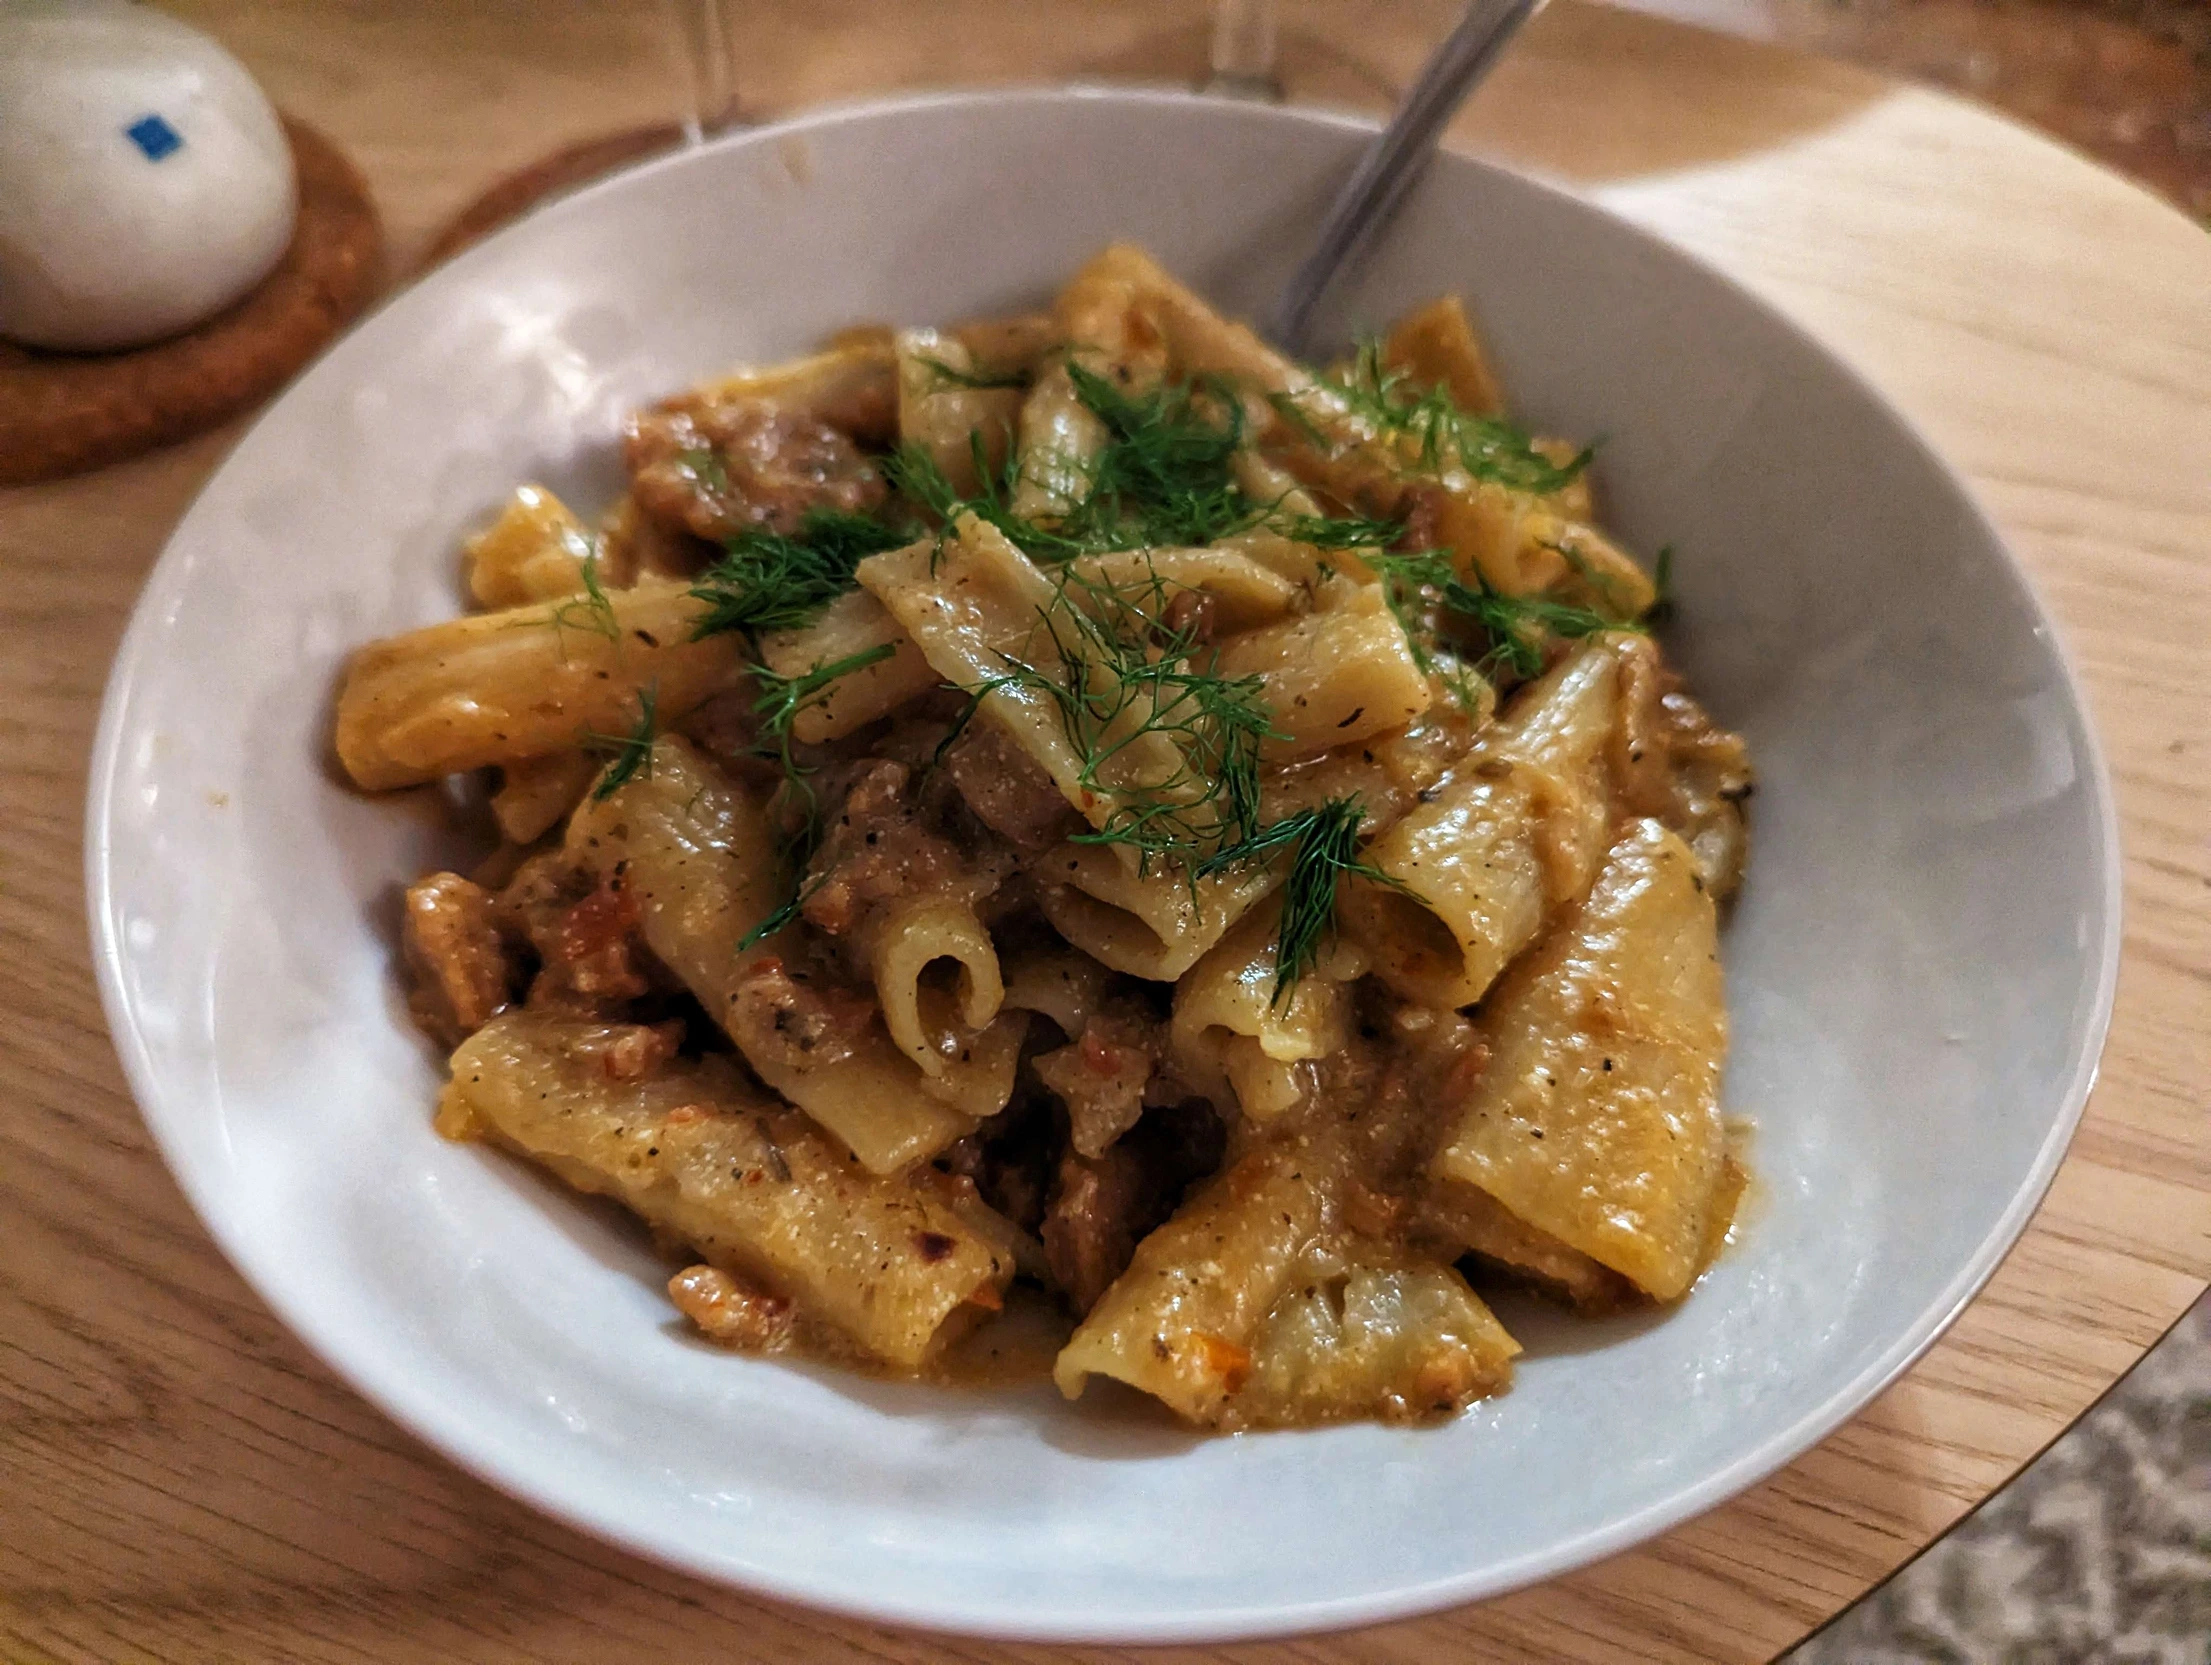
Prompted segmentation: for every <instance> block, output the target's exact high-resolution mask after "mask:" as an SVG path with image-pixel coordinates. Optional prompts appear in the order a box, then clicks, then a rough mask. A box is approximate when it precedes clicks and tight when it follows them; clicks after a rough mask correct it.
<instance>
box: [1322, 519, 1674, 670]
mask: <svg viewBox="0 0 2211 1665" xmlns="http://www.w3.org/2000/svg"><path fill="white" fill-rule="evenodd" d="M1366 559H1367V564H1368V565H1370V566H1372V567H1373V568H1374V569H1375V570H1376V571H1377V572H1378V573H1379V574H1380V575H1381V578H1382V586H1383V588H1382V597H1383V599H1384V600H1385V601H1386V602H1388V604H1389V608H1390V611H1391V612H1392V613H1393V614H1395V615H1396V618H1397V622H1398V625H1399V627H1400V628H1402V629H1403V630H1404V632H1405V640H1406V642H1407V643H1408V645H1410V646H1411V648H1412V650H1413V660H1414V662H1415V663H1416V664H1418V665H1419V666H1420V668H1421V669H1422V670H1424V671H1425V670H1427V669H1429V668H1430V666H1431V664H1432V663H1433V658H1434V653H1435V650H1436V648H1437V646H1438V645H1439V643H1438V638H1437V635H1436V631H1435V628H1434V626H1433V624H1432V623H1430V622H1429V620H1428V618H1427V616H1426V615H1427V611H1428V607H1429V606H1430V605H1433V606H1440V607H1441V608H1442V609H1443V610H1444V611H1445V612H1447V613H1451V614H1455V615H1457V617H1458V618H1459V619H1460V620H1462V621H1463V622H1464V623H1466V624H1468V625H1470V626H1472V627H1473V628H1474V629H1475V630H1477V631H1479V632H1480V633H1481V635H1482V637H1483V638H1484V640H1485V642H1486V647H1485V650H1484V652H1483V653H1482V656H1481V658H1480V659H1479V660H1477V661H1476V665H1475V668H1476V669H1477V670H1478V671H1480V672H1481V673H1482V674H1484V675H1489V674H1491V673H1492V672H1494V671H1499V670H1504V671H1510V672H1511V673H1512V674H1513V675H1514V676H1519V677H1530V676H1534V675H1536V674H1537V673H1538V672H1540V671H1541V670H1542V669H1543V639H1544V636H1545V635H1546V634H1549V635H1552V636H1562V637H1566V638H1569V639H1572V638H1576V637H1581V636H1592V635H1595V634H1596V633H1597V632H1598V631H1600V630H1640V629H1641V628H1642V625H1641V624H1640V623H1638V622H1637V621H1636V620H1634V619H1627V618H1613V617H1610V616H1608V615H1606V614H1604V613H1600V612H1598V611H1597V610H1596V609H1595V608H1593V607H1583V606H1579V605H1577V604H1575V603H1573V602H1569V601H1558V600H1555V599H1553V598H1552V597H1550V596H1543V595H1507V594H1505V592H1504V591H1502V590H1500V589H1498V588H1497V587H1496V586H1495V585H1493V584H1491V583H1490V581H1489V580H1488V579H1487V578H1485V577H1483V576H1482V574H1481V572H1480V570H1479V569H1477V570H1476V571H1475V573H1474V582H1473V583H1471V584H1469V583H1468V582H1466V580H1465V579H1463V578H1461V577H1460V576H1459V574H1458V570H1457V569H1456V568H1455V567H1453V566H1452V564H1451V557H1450V554H1449V552H1448V551H1444V550H1429V551H1426V552H1424V553H1421V554H1417V555H1411V554H1372V555H1369V556H1368V557H1367V558H1366Z"/></svg>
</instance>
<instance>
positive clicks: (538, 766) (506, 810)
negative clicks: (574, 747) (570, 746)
mask: <svg viewBox="0 0 2211 1665" xmlns="http://www.w3.org/2000/svg"><path fill="white" fill-rule="evenodd" d="M605 767H606V759H605V758H603V757H598V756H595V755H594V754H592V753H590V752H585V751H573V752H554V753H552V754H551V755H550V756H547V757H523V758H517V759H516V760H515V761H514V762H512V763H509V764H507V765H506V766H505V767H504V768H502V769H501V770H500V771H499V790H498V791H496V792H494V793H493V794H492V795H491V813H492V818H493V819H494V820H496V821H497V822H498V823H499V835H500V836H501V837H502V838H504V839H506V840H507V842H508V843H510V844H534V843H536V842H537V841H538V840H539V839H540V838H543V837H544V836H545V834H546V833H548V832H550V831H551V830H552V829H553V828H554V827H556V826H558V825H559V824H560V822H561V821H562V820H563V819H564V818H565V817H566V816H567V814H568V812H569V811H570V810H572V809H574V808H575V807H576V805H577V804H579V803H580V802H582V801H583V795H584V794H585V793H586V792H588V791H590V790H591V783H592V782H593V781H595V780H597V779H598V778H599V772H600V770H602V769H604V768H605Z"/></svg>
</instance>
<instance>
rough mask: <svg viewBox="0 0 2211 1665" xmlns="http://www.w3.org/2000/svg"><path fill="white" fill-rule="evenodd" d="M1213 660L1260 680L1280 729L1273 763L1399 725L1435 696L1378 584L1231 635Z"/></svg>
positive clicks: (1267, 751)
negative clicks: (1313, 609) (1261, 627)
mask: <svg viewBox="0 0 2211 1665" xmlns="http://www.w3.org/2000/svg"><path fill="white" fill-rule="evenodd" d="M1215 668H1216V669H1217V670H1218V671H1219V673H1220V674H1221V675H1222V676H1227V677H1239V676H1256V677H1258V678H1259V679H1260V686H1261V688H1262V690H1263V692H1264V697H1265V699H1266V702H1267V708H1268V710H1269V711H1270V712H1271V713H1272V714H1273V717H1274V728H1275V733H1274V734H1273V735H1272V736H1270V737H1269V738H1268V740H1267V741H1266V743H1265V745H1264V746H1263V747H1262V748H1261V754H1262V755H1263V756H1265V757H1266V758H1267V759H1268V760H1270V761H1277V762H1287V761H1290V760H1292V759H1295V758H1300V757H1310V756H1312V755H1313V754H1314V753H1316V752H1323V751H1328V750H1330V749H1331V748H1333V747H1336V746H1346V745H1351V744H1353V743H1355V742H1357V741H1360V740H1365V739H1369V738H1371V737H1372V736H1374V735H1377V734H1385V733H1388V732H1389V731H1390V730H1392V729H1400V728H1403V727H1404V726H1405V725H1406V724H1407V723H1409V722H1411V721H1412V720H1413V719H1414V718H1415V717H1417V716H1419V715H1420V714H1421V713H1422V712H1423V711H1425V710H1427V709H1428V707H1429V705H1430V704H1432V703H1433V702H1434V699H1435V694H1434V691H1433V689H1432V688H1431V687H1430V686H1429V682H1428V678H1427V677H1426V676H1425V675H1424V674H1422V672H1421V669H1420V666H1419V665H1418V664H1417V663H1415V661H1414V659H1413V656H1412V650H1411V649H1410V648H1409V647H1408V646H1407V645H1406V642H1405V632H1404V631H1403V630H1402V629H1401V628H1400V627H1399V625H1398V623H1397V620H1396V619H1395V618H1394V617H1393V616H1392V615H1391V613H1390V610H1389V608H1388V607H1387V606H1386V605H1384V603H1383V600H1382V593H1381V588H1380V586H1379V585H1374V584H1366V585H1361V586H1360V587H1359V588H1357V589H1356V590H1354V591H1352V592H1351V593H1350V594H1349V595H1348V596H1346V597H1344V599H1343V600H1342V602H1341V604H1340V605H1336V606H1331V607H1327V608H1323V609H1321V610H1320V611H1318V612H1312V613H1308V614H1306V615H1305V616H1304V617H1302V618H1297V619H1291V620H1289V621H1287V622H1286V623H1282V624H1277V625H1272V626H1269V627H1268V628H1266V629H1264V630H1253V631H1248V632H1246V633H1245V634H1244V635H1241V636H1233V637H1230V638H1229V640H1228V641H1226V642H1224V643H1223V644H1222V645H1221V652H1220V658H1219V659H1218V661H1216V665H1215Z"/></svg>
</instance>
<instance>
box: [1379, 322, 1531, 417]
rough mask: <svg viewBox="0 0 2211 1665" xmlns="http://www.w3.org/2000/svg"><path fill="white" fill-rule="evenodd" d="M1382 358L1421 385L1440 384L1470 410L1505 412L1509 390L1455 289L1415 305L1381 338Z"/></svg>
mask: <svg viewBox="0 0 2211 1665" xmlns="http://www.w3.org/2000/svg"><path fill="white" fill-rule="evenodd" d="M1382 362H1383V363H1384V364H1386V365H1388V366H1389V367H1390V368H1391V369H1392V370H1395V371H1399V372H1401V373H1402V374H1404V375H1405V376H1407V377H1409V378H1411V380H1412V382H1413V383H1414V385H1415V386H1417V387H1420V388H1423V389H1425V388H1431V387H1440V388H1442V389H1443V390H1444V391H1445V392H1446V393H1448V394H1450V395H1451V401H1452V403H1454V404H1455V405H1457V406H1458V407H1459V409H1461V410H1463V411H1465V412H1467V413H1468V414H1469V415H1471V416H1502V415H1504V413H1505V396H1504V393H1503V391H1502V390H1501V389H1500V388H1499V386H1498V382H1497V373H1496V371H1494V370H1492V369H1491V368H1490V365H1489V355H1488V354H1487V353H1485V352H1484V351H1483V350H1482V342H1481V338H1480V337H1479V336H1477V335H1476V334H1475V333H1474V324H1473V321H1472V320H1471V319H1469V318H1468V317H1467V315H1466V303H1465V302H1464V301H1462V300H1460V299H1459V297H1458V296H1456V295H1440V296H1438V297H1437V298H1436V299H1434V300H1432V301H1430V302H1429V303H1428V304H1427V305H1426V306H1422V307H1415V308H1414V309H1413V310H1412V311H1410V312H1408V313H1406V314H1405V316H1404V317H1402V318H1400V319H1398V320H1397V322H1396V323H1394V324H1392V325H1391V326H1390V332H1389V334H1388V335H1386V336H1384V337H1383V338H1382Z"/></svg>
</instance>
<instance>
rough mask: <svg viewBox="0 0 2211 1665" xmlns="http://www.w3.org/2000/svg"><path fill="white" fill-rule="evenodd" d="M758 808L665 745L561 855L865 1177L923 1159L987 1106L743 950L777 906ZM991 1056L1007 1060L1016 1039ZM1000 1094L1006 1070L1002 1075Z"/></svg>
mask: <svg viewBox="0 0 2211 1665" xmlns="http://www.w3.org/2000/svg"><path fill="white" fill-rule="evenodd" d="M766 808H767V806H766V804H765V803H764V802H763V801H761V800H760V799H759V798H758V797H757V796H755V795H754V794H752V793H749V792H747V791H746V790H745V789H744V788H743V787H741V786H739V785H738V784H737V783H735V782H734V781H732V780H730V779H729V778H728V777H727V776H725V775H723V774H722V773H721V772H720V771H719V770H717V769H716V768H715V767H714V766H713V765H712V764H711V763H710V762H708V761H707V760H706V759H705V758H704V757H702V756H701V755H700V754H699V753H698V751H697V750H696V749H695V748H694V747H692V746H691V745H690V744H688V743H687V742H685V741H683V740H681V739H678V738H675V737H674V736H667V737H663V738H662V739H660V740H659V741H657V742H655V743H654V745H653V748H652V760H651V766H650V768H649V769H644V770H640V771H639V772H638V773H637V774H636V775H635V776H633V777H632V778H631V779H630V781H629V782H628V783H627V784H625V785H623V786H622V787H621V788H620V789H619V790H618V791H616V792H615V793H613V794H612V795H611V796H610V797H608V798H607V799H605V800H604V801H603V802H598V803H588V804H586V805H585V806H584V807H583V808H582V809H581V810H580V811H578V813H577V814H576V816H575V818H574V819H573V820H572V821H570V823H569V828H568V847H569V849H570V850H571V851H572V852H573V853H574V854H575V855H576V856H577V858H578V859H579V860H582V861H584V862H586V863H587V864H588V865H591V866H594V867H597V868H599V869H600V870H601V871H612V870H613V869H614V868H615V867H616V866H617V865H619V866H620V868H621V872H622V876H623V882H624V883H625V885H626V886H627V887H628V888H629V890H630V891H631V892H633V893H634V894H635V896H636V897H637V904H638V911H639V915H640V918H641V923H642V927H643V930H644V934H645V941H646V944H647V945H648V946H649V947H650V948H651V949H652V951H653V952H654V953H655V954H657V955H658V956H659V957H660V958H661V960H662V961H664V962H665V963H666V964H667V966H668V967H669V969H670V970H672V971H674V972H675V973H676V975H677V976H679V977H681V978H682V979H683V980H684V982H685V984H687V985H688V986H689V988H690V990H691V992H692V993H693V994H694V995H696V996H697V997H698V999H699V1002H700V1003H701V1004H702V1005H703V1006H705V1008H706V1009H707V1011H708V1012H709V1013H710V1014H711V1015H712V1016H713V1017H714V1018H715V1020H716V1021H717V1022H719V1023H720V1024H721V1025H722V1027H723V1028H724V1029H726V1030H727V1031H728V1032H729V1036H730V1038H731V1039H732V1040H734V1041H735V1042H736V1043H737V1046H738V1049H739V1050H740V1051H742V1052H743V1053H744V1054H745V1060H746V1062H747V1063H749V1064H751V1065H752V1067H753V1069H754V1071H755V1072H756V1073H757V1074H758V1075H759V1077H760V1079H761V1080H763V1081H765V1082H766V1083H767V1084H768V1085H769V1086H770V1087H773V1088H774V1089H775V1090H776V1091H777V1092H779V1093H781V1094H782V1095H783V1096H784V1097H785V1098H787V1099H789V1100H790V1101H791V1102H792V1103H793V1104H795V1105H797V1106H798V1107H799V1108H800V1109H802V1110H804V1111H805V1112H806V1113H807V1114H808V1115H810V1116H812V1117H813V1118H814V1119H815V1120H816V1121H818V1122H820V1123H821V1125H822V1126H824V1127H826V1128H828V1129H829V1130H830V1131H831V1132H832V1133H834V1134H836V1135H837V1137H838V1138H840V1139H842V1140H843V1141H844V1142H845V1144H846V1145H847V1146H849V1147H850V1148H851V1150H852V1152H853V1154H854V1155H856V1156H858V1157H859V1159H860V1161H861V1162H862V1163H863V1164H864V1165H865V1166H866V1167H867V1168H868V1169H869V1170H870V1171H871V1172H874V1173H881V1174H888V1173H895V1172H896V1171H897V1170H899V1169H900V1168H903V1167H905V1166H906V1165H908V1164H909V1163H912V1162H915V1161H919V1160H921V1159H924V1158H926V1157H930V1156H934V1155H935V1154H936V1153H937V1152H938V1151H940V1150H942V1149H943V1148H944V1147H945V1146H946V1145H949V1144H950V1143H951V1142H952V1141H953V1140H954V1139H957V1138H958V1137H959V1136H960V1135H961V1134H963V1133H965V1132H967V1131H968V1130H969V1129H970V1128H972V1127H973V1126H974V1123H975V1118H976V1117H977V1116H978V1115H988V1114H990V1113H991V1112H992V1111H995V1110H997V1109H999V1108H1002V1106H1003V1104H1004V1100H1003V1099H1002V1098H1001V1099H1000V1100H999V1101H998V1103H996V1104H991V1105H989V1106H988V1107H987V1108H977V1107H975V1104H974V1100H973V1099H972V1098H970V1099H969V1100H968V1101H967V1102H966V1103H963V1104H960V1105H957V1106H955V1105H954V1104H951V1103H947V1102H945V1101H944V1100H943V1099H942V1098H941V1097H939V1096H938V1094H937V1093H936V1092H935V1091H933V1090H932V1088H933V1087H934V1083H933V1082H932V1081H930V1079H929V1078H927V1077H925V1076H923V1075H922V1073H921V1071H920V1069H919V1068H918V1067H917V1066H916V1065H915V1064H914V1062H913V1060H912V1059H910V1058H908V1057H907V1056H906V1055H905V1054H903V1053H902V1052H900V1051H899V1050H898V1048H897V1047H896V1046H895V1045H893V1044H892V1041H891V1038H890V1036H889V1034H888V1033H886V1032H885V1030H884V1028H883V1026H882V1023H881V1021H880V1019H879V1018H878V1017H877V1016H876V1015H875V1014H874V1013H873V1012H872V1011H870V1010H869V1009H868V1007H867V1006H866V1005H859V1006H857V1008H855V1005H854V1003H853V1002H852V1001H850V1000H849V999H845V1000H838V999H837V998H836V997H835V996H834V994H833V993H824V992H819V991H817V990H815V989H814V988H813V987H812V986H811V985H810V984H809V983H808V982H807V981H806V979H805V978H804V977H803V976H793V975H792V973H791V972H790V970H789V968H787V967H786V966H785V965H784V963H783V961H782V959H781V956H780V955H779V953H778V951H777V945H776V943H775V941H774V940H773V939H771V940H769V941H767V942H760V943H755V944H753V945H752V946H751V947H749V948H748V947H745V946H744V941H745V938H746V937H747V936H748V935H749V934H750V933H751V932H752V930H753V928H754V927H755V926H757V925H758V924H759V923H760V922H761V921H762V920H764V919H766V918H767V917H768V915H769V914H770V913H772V912H773V911H774V909H775V907H776V905H777V902H778V896H777V875H778V856H777V852H776V848H775V836H774V833H773V831H772V829H771V827H770V824H769V821H768V818H767V813H766ZM992 1045H993V1046H994V1047H1006V1048H1008V1049H1009V1050H1012V1049H1018V1047H1019V1045H1020V1035H1019V1031H1018V1028H1017V1027H1016V1028H1014V1029H1013V1031H1012V1033H1011V1034H1010V1035H1009V1036H1007V1037H1005V1038H1002V1039H1000V1040H997V1041H994V1042H993V1043H992ZM1004 1075H1005V1078H1006V1080H1007V1085H1008V1087H1009V1089H1010V1086H1011V1071H1010V1069H1008V1070H1006V1071H1005V1072H1004Z"/></svg>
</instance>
